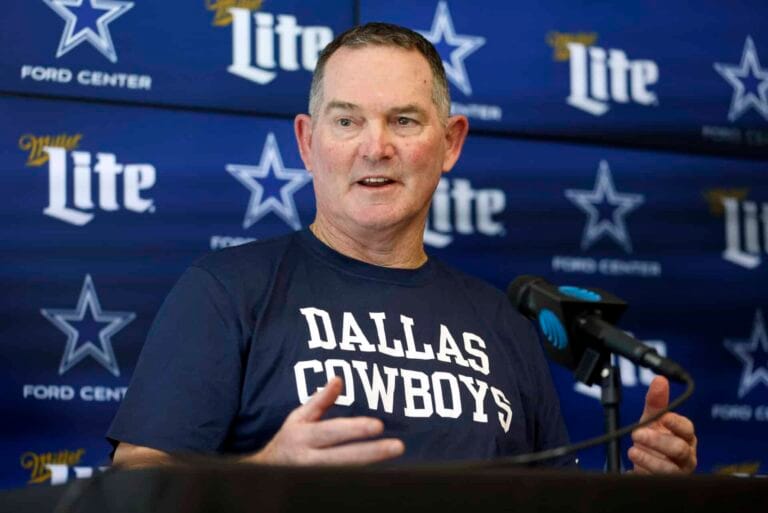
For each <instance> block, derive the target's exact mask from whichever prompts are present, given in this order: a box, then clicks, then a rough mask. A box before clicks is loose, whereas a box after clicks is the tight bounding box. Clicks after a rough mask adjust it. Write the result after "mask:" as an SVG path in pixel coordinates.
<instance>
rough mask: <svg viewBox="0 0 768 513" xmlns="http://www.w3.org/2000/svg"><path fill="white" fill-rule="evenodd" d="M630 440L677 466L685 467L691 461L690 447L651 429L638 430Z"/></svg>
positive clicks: (684, 442) (678, 439)
mask: <svg viewBox="0 0 768 513" xmlns="http://www.w3.org/2000/svg"><path fill="white" fill-rule="evenodd" d="M632 440H634V441H635V443H636V444H637V445H638V446H642V447H647V448H649V449H651V450H652V451H654V452H655V453H658V454H660V455H662V456H663V457H665V458H667V459H669V460H672V461H673V462H674V463H676V464H678V465H679V466H687V465H688V464H689V462H690V461H691V452H692V448H691V446H690V445H689V444H688V443H687V442H686V441H685V440H683V439H682V438H680V437H678V436H675V435H670V434H667V433H660V432H658V431H654V430H652V429H638V430H637V431H636V432H635V433H633V434H632ZM646 452H648V451H646Z"/></svg>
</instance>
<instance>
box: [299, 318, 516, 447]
mask: <svg viewBox="0 0 768 513" xmlns="http://www.w3.org/2000/svg"><path fill="white" fill-rule="evenodd" d="M300 312H301V314H302V316H303V317H304V319H305V321H306V323H307V328H308V329H309V340H307V345H308V346H309V348H310V349H318V350H335V349H340V350H342V351H349V352H350V353H356V352H359V353H373V352H378V353H381V354H384V355H388V356H391V357H394V358H403V359H405V360H411V361H425V360H437V361H440V362H444V363H448V364H453V365H455V366H458V367H460V368H464V369H466V371H474V373H479V374H481V375H483V376H488V375H489V374H490V362H489V359H488V356H487V354H486V352H485V348H486V343H485V341H484V340H483V339H482V338H480V337H479V336H477V335H475V334H474V333H469V332H464V333H462V334H461V338H460V339H458V340H460V341H461V344H459V343H458V342H457V339H456V337H454V335H453V334H452V333H451V331H450V330H449V329H448V327H447V326H445V325H444V324H441V325H440V335H439V343H438V344H439V345H438V348H437V350H436V351H435V349H434V348H433V347H432V345H431V344H429V343H427V342H422V343H420V344H417V343H416V340H415V339H414V334H413V326H414V320H413V319H412V318H410V317H408V316H406V315H400V318H399V323H400V327H401V328H402V334H403V336H402V338H390V337H388V336H387V328H386V323H385V321H387V317H386V314H384V313H383V312H370V313H369V314H368V319H365V320H363V322H365V323H369V324H372V325H373V326H374V327H375V330H376V334H377V339H378V340H377V341H376V343H373V342H371V341H369V340H368V338H366V336H365V334H364V332H363V330H362V329H361V328H360V323H359V322H360V320H358V319H357V318H355V316H354V315H353V314H352V313H350V312H344V314H343V317H342V319H341V323H340V324H341V326H342V329H341V338H338V337H337V336H336V333H335V331H334V329H333V324H334V323H333V322H332V319H331V316H330V314H329V313H328V312H327V311H325V310H322V309H320V308H315V307H305V308H302V309H300ZM336 321H337V322H338V321H339V319H336ZM390 322H391V320H390ZM337 325H338V324H337ZM417 346H420V347H417ZM293 370H294V374H295V378H296V392H297V394H298V397H299V400H300V401H301V403H302V404H303V403H305V402H307V401H308V400H309V397H310V396H311V395H312V393H313V392H314V390H311V389H310V386H309V380H312V381H313V382H315V383H318V384H323V383H324V382H325V381H326V380H328V379H331V378H332V377H333V376H336V375H341V376H342V377H343V378H344V383H345V389H344V393H343V394H342V395H340V396H339V397H338V399H337V400H336V404H339V405H346V406H349V405H351V404H352V403H353V402H355V390H362V391H363V393H364V395H365V397H364V398H359V399H358V401H361V402H364V403H365V404H367V405H368V408H369V409H370V410H373V411H381V410H383V411H384V412H386V413H393V411H394V405H395V395H396V394H397V395H398V396H400V397H401V400H400V401H398V403H399V404H404V408H403V411H402V413H403V415H405V416H406V417H411V418H429V417H432V416H435V415H437V416H439V417H442V418H450V419H456V418H459V417H460V416H461V415H462V414H463V413H464V412H465V411H472V420H473V421H474V422H479V423H487V422H488V421H489V417H488V413H487V403H488V402H489V400H490V402H491V404H492V405H495V407H496V409H497V415H496V417H497V419H498V422H499V424H500V425H501V427H502V428H503V429H504V431H505V432H508V431H509V428H510V424H511V422H512V406H511V404H510V402H509V400H508V399H507V397H506V395H505V394H504V392H503V391H501V390H499V389H498V388H496V387H494V386H489V384H488V383H487V382H486V381H484V380H482V379H479V378H478V377H472V376H468V375H465V374H454V373H450V372H444V371H436V372H432V373H431V374H427V373H425V372H420V371H416V370H411V369H407V368H395V367H387V366H384V365H379V364H377V363H375V362H366V361H364V360H349V361H347V360H342V359H339V358H330V359H326V360H320V359H313V360H303V361H299V362H297V363H296V364H295V365H294V367H293ZM382 376H383V377H382ZM398 377H399V378H400V379H399V380H398ZM460 384H461V385H460ZM462 390H463V391H464V393H463V394H462V393H461V391H462ZM446 391H447V393H446Z"/></svg>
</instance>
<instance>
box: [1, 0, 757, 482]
mask: <svg viewBox="0 0 768 513" xmlns="http://www.w3.org/2000/svg"><path fill="white" fill-rule="evenodd" d="M767 19H768V5H766V4H765V3H764V2H758V1H755V2H749V1H742V2H738V3H735V2H715V1H704V2H699V3H697V4H696V6H695V7H694V6H691V5H688V4H685V3H683V2H667V3H659V2H655V1H652V0H645V1H640V0H631V1H625V2H620V3H615V2H586V1H580V2H573V1H562V0H561V1H554V0H553V1H551V2H545V3H542V2H538V1H533V0H521V1H518V2H502V1H494V2H490V1H489V2H483V3H481V4H478V3H477V2H470V1H459V0H450V1H430V0H424V1H418V2H414V1H392V0H390V1H387V2H383V1H380V2H376V1H366V0H360V1H329V0H322V1H308V0H304V1H281V0H273V1H269V0H264V1H260V0H218V1H217V0H197V1H196V2H150V1H149V0H132V1H126V0H30V1H27V2H17V3H15V4H14V5H13V6H11V7H10V8H9V9H6V11H5V14H4V15H3V17H2V18H1V19H0V47H2V48H4V49H5V50H4V51H3V52H2V54H0V93H2V95H1V96H0V120H2V123H0V184H1V186H0V212H1V213H2V219H3V222H2V224H0V254H1V255H2V256H0V261H2V266H0V285H1V286H2V293H0V386H1V388H0V389H1V390H2V395H1V396H0V413H1V414H2V419H3V421H2V437H0V487H2V488H11V487H19V486H25V485H28V484H29V485H41V484H42V485H47V484H56V483H63V482H67V481H70V480H73V479H76V478H80V477H87V476H89V475H92V473H94V472H99V471H100V469H101V468H102V467H105V466H107V465H109V451H110V447H109V445H108V443H107V442H106V441H105V439H104V432H105V431H106V429H107V427H108V425H109V423H110V421H111V418H112V416H113V415H114V413H115V411H116V409H117V407H118V405H119V403H120V401H121V399H122V398H123V395H124V394H125V391H126V387H127V386H128V383H129V382H130V378H131V374H132V372H133V369H134V366H135V364H136V361H137V358H138V355H139V352H140V350H141V347H142V344H143V341H144V337H145V335H146V333H147V331H148V329H149V326H150V324H151V322H152V319H153V317H154V315H155V313H156V311H157V309H158V307H159V305H160V304H161V302H162V300H163V299H164V297H165V295H166V294H167V292H168V290H169V289H170V287H171V286H172V285H173V283H174V282H175V280H176V279H177V278H178V277H179V275H180V274H181V272H182V271H183V270H184V269H185V268H186V267H187V266H188V265H189V264H190V263H191V262H192V261H193V260H194V259H196V258H198V257H199V256H201V255H203V254H205V253H206V252H209V251H214V250H217V249H220V248H223V247H227V246H232V245H236V244H241V243H245V242H248V241H251V240H258V239H264V238H268V237H271V236H274V235H278V234H282V233H286V232H288V231H291V230H299V229H301V228H303V227H306V226H307V225H308V224H309V223H310V222H311V221H312V219H313V215H314V200H313V194H312V184H311V179H310V177H309V175H308V174H307V173H306V171H305V170H304V168H303V165H302V162H301V160H300V158H299V155H298V152H297V150H296V145H295V142H294V138H293V131H292V116H293V115H295V114H296V113H297V112H302V111H305V110H306V103H307V93H308V88H309V83H310V80H311V73H312V70H313V69H314V67H315V64H316V61H317V57H318V53H319V52H320V51H321V50H322V48H323V47H324V46H325V45H326V44H327V43H328V42H330V41H331V40H332V38H333V37H334V36H335V35H337V34H338V33H340V32H341V31H343V30H345V29H346V28H348V27H350V26H352V25H354V24H355V23H358V22H366V21H373V20H382V21H390V22H394V23H398V24H402V25H406V26H408V27H411V28H413V29H415V30H418V31H419V32H421V33H422V34H423V35H424V36H425V37H427V38H428V39H429V40H430V41H432V42H433V43H434V44H435V45H436V47H437V48H438V50H439V52H440V54H441V56H442V58H443V62H444V65H445V68H446V71H447V75H448V79H449V81H450V87H451V94H452V99H453V106H452V108H453V111H454V112H455V113H462V114H465V115H467V116H468V117H469V119H470V123H471V126H472V132H471V134H470V137H469V140H468V141H467V144H466V148H465V151H464V154H463V156H462V158H461V160H460V162H459V164H458V165H457V167H456V168H455V169H454V170H453V171H452V172H451V173H450V174H448V175H446V176H445V178H444V179H443V180H442V181H441V182H440V185H439V187H438V190H437V192H436V196H435V199H434V201H433V205H432V210H431V213H430V217H429V221H428V226H427V231H426V233H425V241H426V243H427V246H428V250H429V252H430V253H431V254H432V255H435V256H437V257H439V258H442V259H444V260H446V261H448V262H450V263H451V264H453V265H455V266H458V267H460V268H462V269H464V270H466V271H467V272H469V273H472V274H475V275H478V276H480V277H482V278H484V279H486V280H488V281H489V282H491V283H493V284H494V285H496V286H498V287H500V288H505V287H506V285H507V284H508V283H509V282H510V281H511V280H512V279H514V277H515V276H517V275H519V274H536V275H541V276H544V277H546V278H547V279H549V280H550V281H552V282H554V283H558V284H573V285H582V286H596V287H601V288H604V289H607V290H609V291H612V292H614V293H616V294H617V295H619V296H620V297H622V298H624V299H625V300H627V301H628V302H629V304H630V309H629V311H628V312H627V314H625V316H624V318H623V320H622V322H621V326H622V327H623V328H624V329H626V330H627V331H630V332H632V333H633V334H634V335H635V336H637V337H638V338H641V339H643V340H645V341H647V343H649V344H651V345H653V346H654V347H656V348H657V349H658V350H659V351H660V352H661V353H664V354H666V355H668V356H670V357H672V358H674V359H675V360H677V361H679V362H681V363H682V364H683V365H684V366H686V367H687V368H688V369H690V370H691V372H692V374H693V375H694V377H695V378H696V381H697V392H696V394H695V395H694V397H693V398H692V399H691V400H690V401H689V402H688V403H687V404H686V405H685V406H684V407H683V410H682V411H683V413H685V414H686V415H688V416H690V417H691V418H692V419H693V420H694V421H695V423H696V426H697V431H698V435H699V440H700V467H699V470H700V471H703V472H745V473H754V472H762V473H765V472H766V470H767V469H768V443H767V442H766V437H765V433H766V428H768V334H767V330H768V328H767V326H766V314H768V287H767V285H768V264H766V262H765V260H766V258H768V31H766V30H765V27H766V25H765V20H767ZM761 58H762V61H761ZM618 364H619V367H620V369H621V378H622V383H623V391H624V404H623V408H622V420H623V421H624V422H629V421H634V420H636V418H637V417H638V416H639V414H640V412H641V411H642V404H643V398H644V394H645V390H646V388H647V385H648V383H650V381H651V379H652V378H653V375H652V374H651V373H650V372H648V371H645V370H643V369H639V368H637V367H635V366H634V365H633V364H631V363H629V362H627V361H624V360H622V359H619V361H618ZM552 372H553V376H554V378H555V382H556V385H557V387H558V389H559V392H560V396H561V402H562V408H563V412H564V414H565V417H566V420H567V422H568V425H569V430H570V433H571V437H572V438H573V439H574V440H580V439H583V438H586V437H589V436H594V435H597V434H599V433H600V432H601V431H602V429H603V420H602V410H601V407H600V404H599V401H598V395H599V392H598V390H596V389H593V388H588V387H585V386H583V385H578V384H575V382H574V380H573V377H572V376H571V375H570V374H569V373H568V372H567V371H565V370H562V369H560V368H557V367H554V366H553V368H552ZM680 392H681V389H680V388H677V387H673V395H677V394H679V393H680ZM628 446H629V443H628V442H627V441H626V440H625V441H624V449H626V448H627V447H628ZM581 463H582V465H583V466H584V467H585V468H588V469H601V468H602V467H603V463H604V453H603V450H602V449H600V448H597V449H593V450H590V451H585V452H584V453H582V454H581ZM625 463H626V459H625Z"/></svg>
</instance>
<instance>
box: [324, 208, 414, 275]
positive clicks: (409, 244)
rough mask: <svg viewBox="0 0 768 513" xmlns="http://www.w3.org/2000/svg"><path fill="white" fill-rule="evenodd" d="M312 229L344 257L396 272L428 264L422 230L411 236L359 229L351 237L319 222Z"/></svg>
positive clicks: (412, 231)
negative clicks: (388, 268) (392, 269)
mask: <svg viewBox="0 0 768 513" xmlns="http://www.w3.org/2000/svg"><path fill="white" fill-rule="evenodd" d="M309 229H310V230H311V231H312V233H313V234H314V235H315V237H317V238H318V239H319V240H320V241H321V242H322V243H323V244H325V245H326V246H328V247H330V248H331V249H334V250H335V251H338V252H339V253H341V254H342V255H345V256H348V257H350V258H354V259H355V260H360V261H363V262H366V263H368V264H373V265H378V266H381V267H392V268H396V269H416V268H417V267H420V266H421V265H423V264H424V263H425V262H426V261H427V254H426V253H425V252H424V242H423V232H424V231H423V229H422V230H420V231H415V230H410V233H405V234H403V233H400V232H397V233H395V232H394V231H387V230H366V229H360V228H358V229H356V230H355V232H354V233H349V232H347V231H345V230H343V229H341V228H339V227H336V226H332V225H329V224H328V223H326V222H324V221H323V219H321V218H319V217H318V218H316V219H315V222H314V223H312V224H311V225H310V226H309Z"/></svg>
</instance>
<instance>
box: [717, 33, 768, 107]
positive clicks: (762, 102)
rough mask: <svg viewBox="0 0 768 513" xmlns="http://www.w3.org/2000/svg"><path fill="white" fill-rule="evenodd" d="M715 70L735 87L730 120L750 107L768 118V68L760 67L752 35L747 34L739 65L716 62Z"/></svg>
mask: <svg viewBox="0 0 768 513" xmlns="http://www.w3.org/2000/svg"><path fill="white" fill-rule="evenodd" d="M715 70H716V71H717V72H718V73H720V75H721V76H722V77H723V78H724V79H725V80H726V81H727V82H728V83H729V84H731V87H733V96H732V97H731V108H730V110H729V111H728V120H729V121H731V122H734V121H736V120H737V119H738V118H740V117H741V116H742V115H743V114H744V113H745V112H746V111H747V109H749V108H750V107H754V108H755V110H756V111H757V112H759V113H760V115H762V116H763V118H765V119H766V120H768V69H762V68H760V60H759V58H758V56H757V50H755V43H754V42H752V37H751V36H747V40H746V42H745V43H744V51H743V52H742V54H741V63H739V65H738V66H733V65H729V64H721V63H719V62H716V63H715ZM750 85H751V86H752V87H748V86H750Z"/></svg>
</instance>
